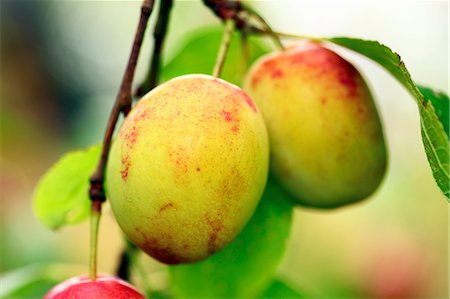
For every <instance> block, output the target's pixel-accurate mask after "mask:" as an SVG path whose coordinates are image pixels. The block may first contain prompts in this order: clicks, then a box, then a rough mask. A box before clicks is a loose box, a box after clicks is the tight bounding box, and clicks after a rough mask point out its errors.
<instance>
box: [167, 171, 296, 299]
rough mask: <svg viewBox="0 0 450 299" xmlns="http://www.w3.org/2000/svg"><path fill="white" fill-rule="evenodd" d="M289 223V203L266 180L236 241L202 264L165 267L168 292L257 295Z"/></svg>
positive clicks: (267, 280)
mask: <svg viewBox="0 0 450 299" xmlns="http://www.w3.org/2000/svg"><path fill="white" fill-rule="evenodd" d="M291 222H292V203H291V202H290V201H289V197H288V195H287V194H286V193H285V192H284V191H283V190H282V189H281V187H279V186H278V185H277V184H276V183H275V182H274V181H272V180H271V179H270V178H269V181H268V183H267V186H266V190H265V192H264V195H263V197H262V199H261V202H260V204H259V206H258V208H257V209H256V211H255V214H254V215H253V217H252V218H251V219H250V222H249V223H248V224H247V226H246V227H245V228H244V230H243V231H242V232H241V233H240V234H239V236H238V237H237V238H236V240H234V241H233V242H232V243H231V244H230V245H228V246H227V247H226V248H224V249H223V250H222V251H220V252H218V253H216V254H215V255H213V256H211V257H209V258H208V259H206V260H205V261H202V262H199V263H196V264H192V265H180V266H172V267H170V268H169V274H170V278H171V282H172V283H171V287H172V293H173V294H174V295H175V297H177V298H247V297H252V296H255V295H257V294H258V293H260V292H261V291H263V290H264V288H265V287H266V286H267V284H268V283H270V281H271V280H272V278H273V276H274V275H275V272H276V269H277V266H278V264H279V263H280V261H281V258H282V256H283V254H284V251H285V247H286V240H287V238H288V235H289V231H290V227H291ZM199 284H200V285H199Z"/></svg>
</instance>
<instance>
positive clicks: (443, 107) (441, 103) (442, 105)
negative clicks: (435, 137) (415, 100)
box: [417, 85, 450, 139]
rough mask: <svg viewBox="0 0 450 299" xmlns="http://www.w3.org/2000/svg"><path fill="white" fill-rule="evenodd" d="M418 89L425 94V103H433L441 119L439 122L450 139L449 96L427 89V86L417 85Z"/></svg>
mask: <svg viewBox="0 0 450 299" xmlns="http://www.w3.org/2000/svg"><path fill="white" fill-rule="evenodd" d="M417 87H418V88H419V90H420V92H421V93H422V94H423V96H424V99H425V103H427V101H431V103H432V105H433V107H434V109H435V112H436V115H437V117H438V118H439V121H440V122H441V123H442V125H443V126H444V131H445V133H446V134H447V137H448V138H449V139H450V133H449V121H450V116H449V111H450V107H449V106H450V100H449V98H448V96H447V95H446V94H445V93H443V92H439V91H436V90H433V89H431V88H428V87H425V86H421V85H417Z"/></svg>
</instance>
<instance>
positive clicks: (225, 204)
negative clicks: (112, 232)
mask: <svg viewBox="0 0 450 299" xmlns="http://www.w3.org/2000/svg"><path fill="white" fill-rule="evenodd" d="M268 162H269V148H268V137H267V132H266V128H265V124H264V121H263V118H262V115H261V113H260V112H259V111H258V109H257V108H256V106H255V105H254V103H253V101H252V100H251V99H250V98H249V97H248V96H247V95H246V94H245V92H243V91H242V89H240V88H239V87H237V86H234V85H232V84H230V83H227V82H225V81H223V80H220V79H217V78H214V77H211V76H207V75H186V76H181V77H178V78H175V79H172V80H170V81H168V82H166V83H164V84H162V85H160V86H158V87H157V88H155V89H154V90H152V91H151V92H150V93H148V94H147V95H145V96H144V97H143V98H142V99H141V100H140V101H139V103H138V104H137V105H136V106H135V107H134V108H133V109H132V111H131V112H130V114H129V115H128V116H127V118H126V120H125V121H124V123H123V125H122V127H121V129H120V131H119V133H118V135H117V138H116V139H115V140H114V142H113V144H112V148H111V153H110V159H109V162H108V165H107V171H106V190H107V196H108V199H109V201H110V203H111V207H112V209H113V212H114V215H115V217H116V220H117V222H118V223H119V225H120V227H121V228H122V230H123V231H124V233H125V235H126V236H127V238H128V239H129V240H130V241H131V242H132V243H134V244H135V245H137V246H138V247H140V248H141V249H142V250H144V251H145V252H146V253H148V254H149V255H150V256H152V257H154V258H156V259H157V260H159V261H161V262H163V263H166V264H179V263H191V262H196V261H199V260H202V259H205V258H206V257H208V256H210V255H211V254H213V253H215V252H216V251H218V250H220V249H222V248H223V247H224V246H226V245H227V244H228V243H229V242H231V241H232V240H233V239H234V238H235V237H236V235H237V234H238V233H239V232H240V231H241V230H242V228H243V227H244V226H245V224H246V223H247V222H248V220H249V219H250V217H251V215H252V214H253V212H254V210H255V208H256V206H257V204H258V202H259V200H260V198H261V195H262V192H263V189H264V186H265V182H266V179H267V174H268V167H269V166H268Z"/></svg>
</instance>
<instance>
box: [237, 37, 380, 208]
mask: <svg viewBox="0 0 450 299" xmlns="http://www.w3.org/2000/svg"><path fill="white" fill-rule="evenodd" d="M244 89H245V90H246V91H247V92H248V94H249V95H250V96H251V98H252V99H254V101H255V102H256V104H257V106H258V107H259V108H260V109H261V111H262V113H263V116H264V119H265V121H266V126H267V130H268V133H269V140H270V147H271V169H272V171H273V172H274V174H275V176H276V177H277V179H278V180H279V181H280V182H281V183H282V184H283V185H284V186H285V187H286V188H287V189H288V190H289V191H290V192H291V193H292V194H294V195H295V197H296V198H297V199H298V200H299V202H300V203H302V204H304V205H308V206H313V207H323V208H331V207H339V206H342V205H345V204H348V203H352V202H356V201H359V200H361V199H364V198H366V197H367V196H369V195H370V194H371V193H372V192H373V191H374V190H375V189H376V188H377V186H378V185H379V184H380V181H381V180H382V177H383V175H384V172H385V169H386V148H385V142H384V137H383V131H382V126H381V123H380V119H379V116H378V112H377V109H376V107H375V104H374V101H373V99H372V96H371V94H370V91H369V89H368V87H367V85H366V84H365V82H364V80H363V78H362V77H361V75H360V74H359V72H358V71H357V70H356V69H355V68H354V67H353V66H352V65H351V64H350V63H348V62H347V61H345V60H344V59H343V58H341V57H339V56H338V55H337V54H335V53H334V52H332V51H330V50H328V49H326V48H324V47H322V46H320V45H317V44H312V43H307V44H301V45H296V46H294V47H291V48H289V49H288V50H286V51H284V52H280V53H273V54H269V55H267V56H265V57H263V58H261V59H260V60H258V61H257V62H256V63H255V64H254V65H253V66H252V68H251V70H250V71H249V73H248V75H247V78H246V82H245V87H244Z"/></svg>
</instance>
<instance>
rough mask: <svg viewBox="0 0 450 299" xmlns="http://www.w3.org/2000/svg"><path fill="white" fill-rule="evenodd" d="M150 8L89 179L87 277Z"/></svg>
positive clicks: (147, 1)
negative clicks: (115, 143)
mask: <svg viewBox="0 0 450 299" xmlns="http://www.w3.org/2000/svg"><path fill="white" fill-rule="evenodd" d="M152 9H153V0H144V1H143V2H142V6H141V16H140V19H139V24H138V27H137V30H136V35H135V37H134V42H133V47H132V49H131V54H130V57H129V59H128V64H127V67H126V70H125V73H124V75H123V78H122V83H121V85H120V89H119V92H118V94H117V97H116V100H115V102H114V106H113V109H112V111H111V114H110V116H109V120H108V124H107V127H106V131H105V136H104V139H103V147H102V153H101V156H100V160H99V162H98V165H97V168H96V170H95V172H94V173H93V175H92V176H91V178H90V189H89V197H90V199H91V201H92V203H91V214H92V216H91V219H92V220H91V242H92V243H91V249H90V251H91V252H90V271H89V272H90V277H91V278H92V279H95V278H96V276H97V238H98V223H99V221H100V216H101V205H102V203H103V202H104V201H105V200H106V196H105V188H104V176H105V167H106V163H107V160H108V156H109V150H110V147H111V140H112V135H113V133H114V129H115V127H116V123H117V120H118V118H119V115H120V113H123V114H124V115H125V116H126V115H127V114H128V112H129V111H130V110H131V99H132V97H131V85H132V83H133V78H134V73H135V69H136V64H137V59H138V57H139V52H140V49H141V46H142V40H143V38H144V32H145V28H146V27H147V23H148V19H149V17H150V14H151V12H152Z"/></svg>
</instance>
